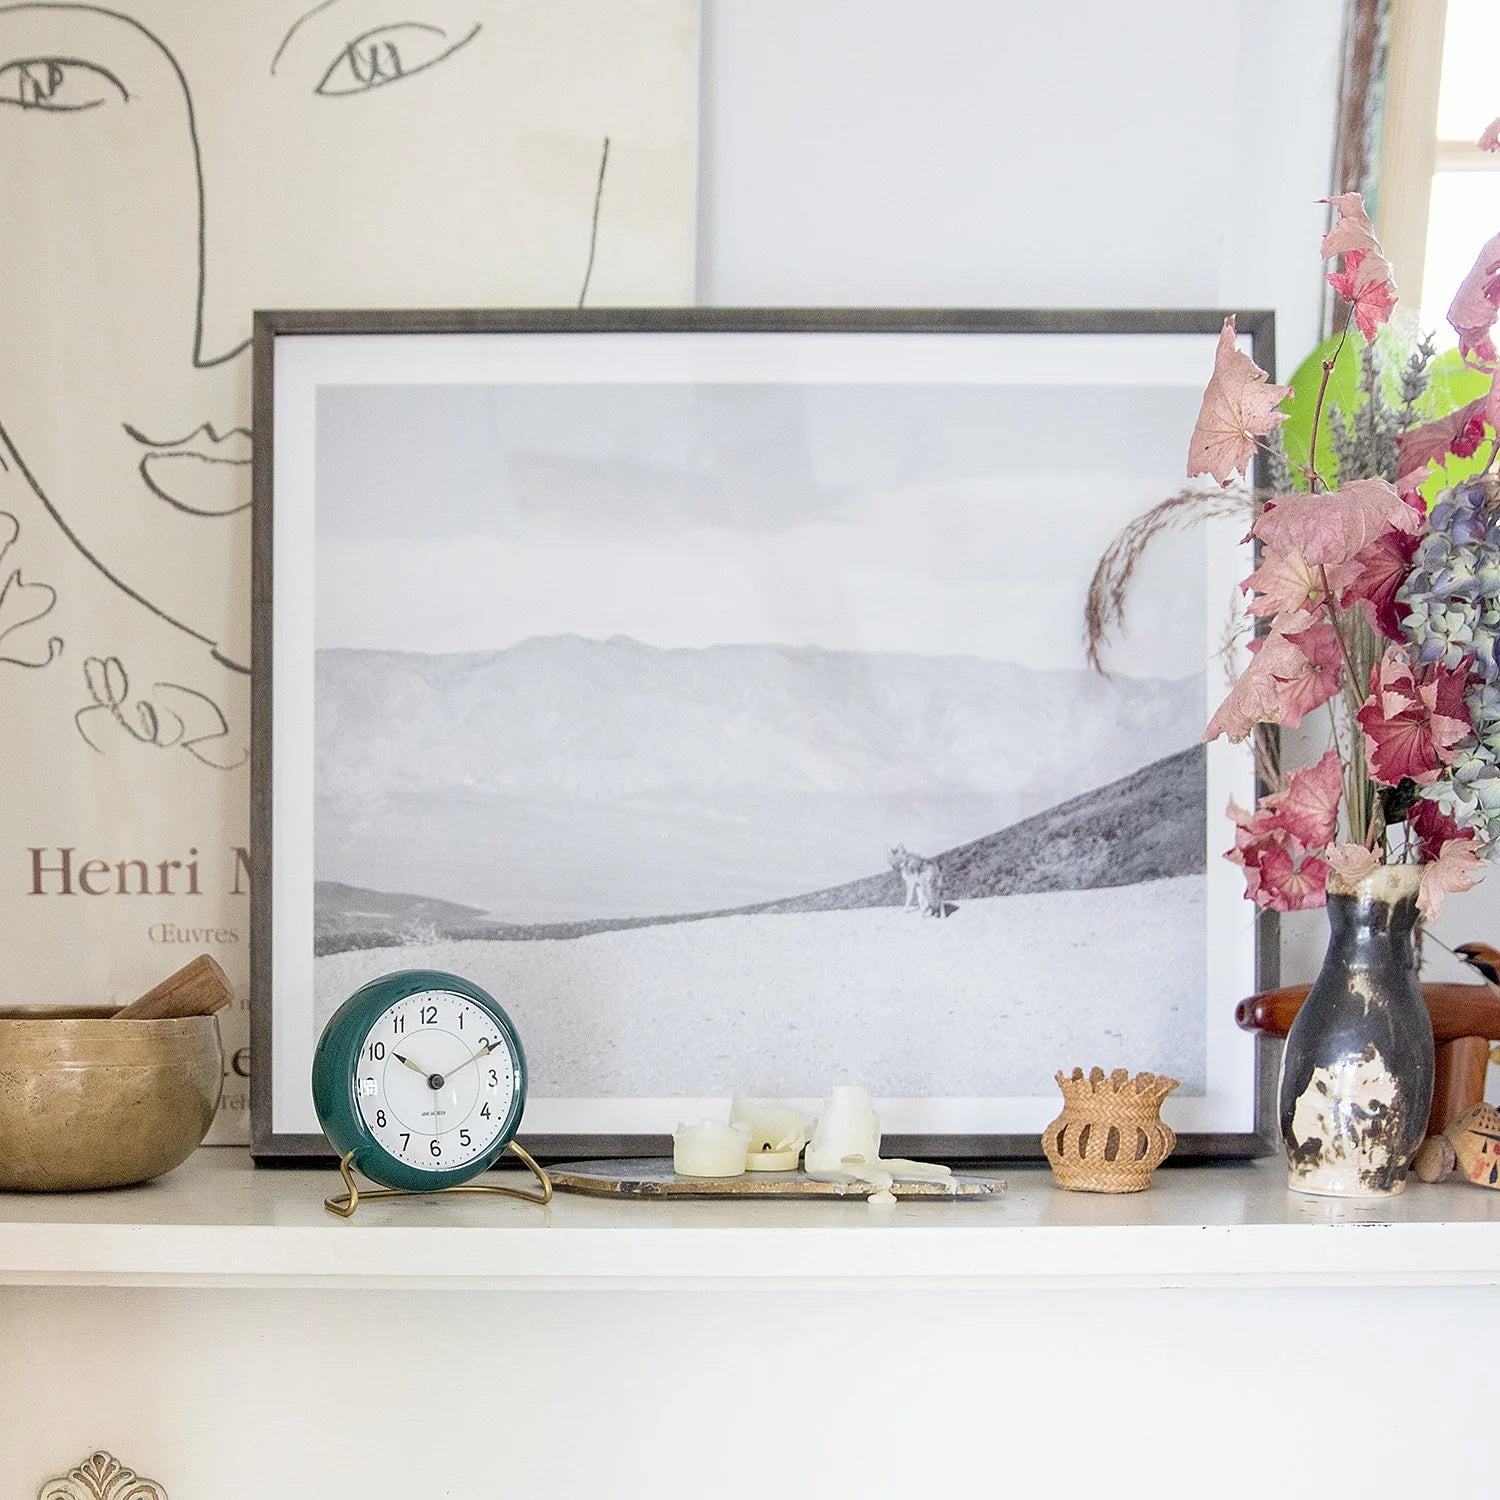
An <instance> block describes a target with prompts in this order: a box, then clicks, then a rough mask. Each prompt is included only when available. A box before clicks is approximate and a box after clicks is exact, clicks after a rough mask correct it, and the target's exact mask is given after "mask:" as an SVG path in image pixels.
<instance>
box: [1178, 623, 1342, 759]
mask: <svg viewBox="0 0 1500 1500" xmlns="http://www.w3.org/2000/svg"><path fill="white" fill-rule="evenodd" d="M1340 661H1341V657H1340V653H1339V645H1338V638H1337V636H1336V635H1335V634H1334V631H1333V627H1332V626H1331V625H1328V624H1326V623H1324V624H1321V625H1320V624H1319V623H1318V622H1317V621H1316V620H1315V619H1314V618H1313V616H1312V615H1309V614H1302V613H1293V614H1289V615H1282V616H1280V617H1279V618H1278V619H1277V621H1276V623H1275V625H1274V627H1273V628H1272V630H1271V633H1270V634H1269V635H1268V636H1266V637H1265V638H1264V639H1263V640H1261V641H1259V642H1257V643H1256V649H1255V654H1254V655H1253V656H1252V657H1251V658H1250V662H1249V665H1248V666H1246V668H1245V670H1244V671H1243V672H1242V673H1241V674H1240V677H1239V680H1238V681H1237V682H1236V683H1235V684H1234V686H1233V687H1232V688H1231V689H1230V690H1229V695H1228V696H1227V697H1226V698H1225V699H1224V701H1223V703H1221V704H1220V705H1219V708H1218V710H1217V712H1216V713H1215V714H1214V716H1213V718H1212V719H1210V720H1209V723H1208V728H1207V729H1205V730H1204V731H1203V738H1204V740H1205V741H1209V740H1216V739H1218V737H1219V736H1220V735H1221V734H1223V735H1228V737H1229V738H1230V739H1231V740H1234V741H1236V742H1238V741H1240V740H1243V739H1244V738H1245V737H1246V736H1247V735H1248V734H1249V733H1250V731H1251V730H1252V729H1254V728H1255V726H1256V725H1257V724H1286V725H1288V726H1290V727H1291V728H1294V729H1295V728H1296V727H1297V725H1299V724H1300V723H1301V722H1302V719H1303V717H1304V715H1306V714H1309V713H1311V712H1312V711H1313V709H1315V708H1318V707H1320V706H1321V705H1322V704H1324V703H1326V702H1327V701H1328V700H1329V699H1330V698H1331V697H1333V695H1334V694H1335V693H1336V692H1337V691H1338V686H1339V666H1340Z"/></svg>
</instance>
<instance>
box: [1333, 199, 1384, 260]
mask: <svg viewBox="0 0 1500 1500" xmlns="http://www.w3.org/2000/svg"><path fill="white" fill-rule="evenodd" d="M1318 202H1319V203H1327V204H1330V205H1331V206H1332V207H1333V209H1334V210H1335V211H1336V212H1337V214H1338V219H1337V220H1336V221H1335V223H1334V226H1333V228H1332V229H1330V230H1329V231H1328V233H1327V234H1325V235H1324V236H1323V244H1322V246H1321V247H1320V248H1319V251H1318V253H1319V254H1320V255H1321V256H1322V257H1323V259H1324V260H1332V259H1333V257H1334V256H1335V255H1348V254H1350V253H1351V252H1353V253H1355V254H1370V253H1373V254H1375V255H1379V254H1380V253H1381V250H1380V241H1379V240H1377V239H1376V238H1375V226H1374V225H1373V224H1372V223H1371V222H1370V216H1369V215H1368V214H1367V213H1366V212H1365V200H1364V199H1363V198H1361V197H1360V195H1359V194H1358V193H1339V194H1337V195H1336V196H1334V197H1332V198H1319V199H1318Z"/></svg>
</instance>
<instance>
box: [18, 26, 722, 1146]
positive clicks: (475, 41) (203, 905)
mask: <svg viewBox="0 0 1500 1500" xmlns="http://www.w3.org/2000/svg"><path fill="white" fill-rule="evenodd" d="M697 35H698V8H697V4H696V0H636V3H632V4H631V5H629V6H620V5H618V4H615V3H612V0H532V3H513V4H506V3H500V0H321V3H309V0H239V3H232V4H231V3H224V4H217V3H216V4H213V5H192V6H188V5H183V4H181V3H180V0H120V3H118V4H113V5H84V4H77V5H74V4H57V3H50V4H42V3H25V4H5V3H0V187H3V192H4V203H5V210H4V215H3V218H0V342H3V346H4V349H5V358H4V359H3V361H0V782H3V791H0V931H3V932H4V933H5V942H4V960H5V978H6V990H7V992H8V994H10V995H12V996H13V997H14V998H15V999H16V1000H25V1001H36V1002H57V1003H70V1002H71V1003H79V1002H89V1003H103V1002H107V1001H111V1000H117V1001H120V1002H123V1001H125V1000H127V999H129V998H130V997H131V996H132V995H133V994H135V993H137V992H139V991H140V990H143V989H145V988H147V987H148V986H149V985H150V984H152V983H154V982H155V981H156V980H157V979H159V978H160V977H162V976H163V975H165V974H166V973H168V972H169V971H171V970H172V969H174V968H176V967H178V966H179V965H180V964H181V963H184V962H186V961H187V960H188V959H189V958H191V957H192V956H193V955H194V954H196V953H197V952H200V951H208V952H211V953H213V954H214V955H215V956H216V957H217V958H219V960H220V961H221V962H222V963H223V964H224V965H225V967H226V969H227V970H228V972H229V973H230V976H231V978H232V979H234V980H235V982H236V985H237V988H238V989H239V990H240V992H241V994H242V995H243V994H245V993H247V991H248V956H247V951H248V920H247V916H248V895H249V877H248V864H247V860H246V856H245V850H246V848H247V846H248V841H249V809H248V795H249V778H248V765H247V761H248V735H249V722H248V715H249V672H250V669H251V665H252V663H251V661H250V652H249V634H250V631H249V623H250V622H249V599H250V587H249V539H250V522H251V516H250V504H251V501H250V461H251V454H252V451H253V442H254V439H253V434H252V433H251V430H250V371H249V351H248V343H249V334H250V316H251V313H252V311H253V309H254V308H256V307H276V306H279V307H320V306H328V307H350V306H367V307H380V306H388V307H433V306H488V307H496V306H576V305H579V304H580V303H583V304H586V305H589V306H643V305H655V304H677V303H684V302H689V301H691V298H692V279H693V250H694V211H695V176H694V174H695V161H696V153H695V136H696V119H697V110H696V91H697ZM411 503H412V505H413V507H414V508H417V509H420V507H421V505H422V503H423V499H422V496H420V495H413V496H412V498H411ZM142 871H144V872H145V876H144V877H143V875H142ZM244 1032H245V1021H244V1013H243V1012H241V1013H240V1014H239V1015H238V1016H237V1017H235V1018H234V1019H232V1020H231V1021H230V1022H229V1024H228V1025H227V1026H226V1050H227V1053H228V1055H229V1060H230V1076H229V1078H228V1080H227V1083H226V1113H225V1116H224V1117H223V1118H221V1121H220V1128H219V1130H218V1132H217V1138H222V1139H240V1138H243V1133H244V1132H243V1114H244V1110H245V1099H246V1090H245V1087H244V1077H243V1068H244V1057H243V1053H242V1050H241V1049H243V1048H244V1046H245V1035H244Z"/></svg>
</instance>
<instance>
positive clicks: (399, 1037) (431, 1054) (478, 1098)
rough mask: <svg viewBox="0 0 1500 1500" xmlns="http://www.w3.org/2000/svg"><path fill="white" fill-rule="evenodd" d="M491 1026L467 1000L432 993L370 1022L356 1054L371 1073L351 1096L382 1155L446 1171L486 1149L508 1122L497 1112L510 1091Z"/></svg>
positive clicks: (507, 1050)
mask: <svg viewBox="0 0 1500 1500" xmlns="http://www.w3.org/2000/svg"><path fill="white" fill-rule="evenodd" d="M470 1020H472V1021H473V1022H474V1031H473V1032H472V1033H470V1032H469V1030H468V1022H469V1021H470ZM408 1022H409V1023H410V1024H408ZM494 1024H495V1021H494V1017H493V1015H492V1014H490V1013H489V1012H487V1011H486V1010H485V1009H484V1008H483V1007H481V1006H479V1005H476V1004H475V1003H474V1002H473V1001H471V1000H469V999H467V998H466V997H464V996H462V995H456V994H447V993H444V992H442V991H431V990H429V991H427V992H425V993H418V994H415V995H408V996H406V997H404V998H403V999H401V1000H398V1001H397V1002H396V1003H395V1004H394V1005H391V1006H389V1007H387V1008H386V1009H385V1010H384V1011H383V1012H382V1013H381V1014H380V1015H379V1016H378V1017H376V1018H374V1019H373V1021H372V1024H371V1027H370V1031H369V1032H368V1033H367V1035H366V1038H365V1044H364V1046H363V1048H362V1050H361V1058H362V1060H363V1061H364V1062H365V1064H366V1066H368V1067H369V1069H370V1071H369V1072H368V1073H365V1074H363V1075H361V1076H360V1077H359V1078H358V1080H357V1083H356V1088H355V1093H356V1096H357V1104H358V1108H359V1111H360V1113H361V1115H362V1116H363V1118H364V1121H365V1126H366V1128H367V1129H368V1130H369V1132H370V1133H371V1135H372V1136H373V1137H374V1140H375V1141H376V1142H377V1143H378V1144H379V1145H380V1146H381V1147H382V1148H383V1149H384V1150H385V1151H387V1152H389V1153H390V1154H391V1155H392V1156H395V1157H398V1158H399V1159H400V1160H402V1161H404V1162H406V1163H407V1164H408V1166H411V1167H417V1168H419V1169H421V1170H422V1171H431V1172H439V1171H444V1172H446V1171H451V1170H453V1169H455V1168H461V1167H463V1166H465V1165H466V1164H468V1163H470V1162H473V1161H475V1160H476V1158H478V1157H479V1156H480V1155H481V1154H482V1153H483V1152H485V1151H486V1150H487V1149H489V1148H491V1147H492V1145H493V1143H494V1141H495V1139H496V1138H497V1136H498V1134H499V1131H500V1127H501V1124H502V1122H503V1121H504V1120H505V1119H506V1118H507V1116H508V1110H507V1109H506V1108H504V1107H502V1108H501V1109H499V1110H498V1111H497V1110H496V1108H495V1105H496V1104H497V1103H498V1104H500V1105H501V1106H505V1105H506V1101H507V1100H508V1099H510V1098H513V1097H514V1094H515V1089H516V1072H515V1067H516V1065H515V1059H514V1057H513V1055H512V1051H511V1047H510V1044H509V1043H508V1042H507V1041H506V1040H505V1036H504V1033H503V1032H501V1033H497V1032H496V1031H495V1030H494ZM377 1038H378V1039H377ZM393 1049H394V1050H393ZM434 1080H436V1085H435V1086H434Z"/></svg>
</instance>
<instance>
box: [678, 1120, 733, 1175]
mask: <svg viewBox="0 0 1500 1500" xmlns="http://www.w3.org/2000/svg"><path fill="white" fill-rule="evenodd" d="M749 1140H750V1127H749V1126H748V1125H738V1124H728V1123H726V1122H725V1121H723V1120H700V1121H699V1122H698V1123H697V1124H696V1125H683V1124H679V1125H678V1127H677V1131H676V1133H675V1134H674V1135H673V1137H672V1167H673V1170H674V1171H675V1172H676V1173H677V1175H678V1176H679V1177H742V1176H743V1175H744V1172H745V1150H746V1146H747V1144H748V1142H749Z"/></svg>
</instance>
